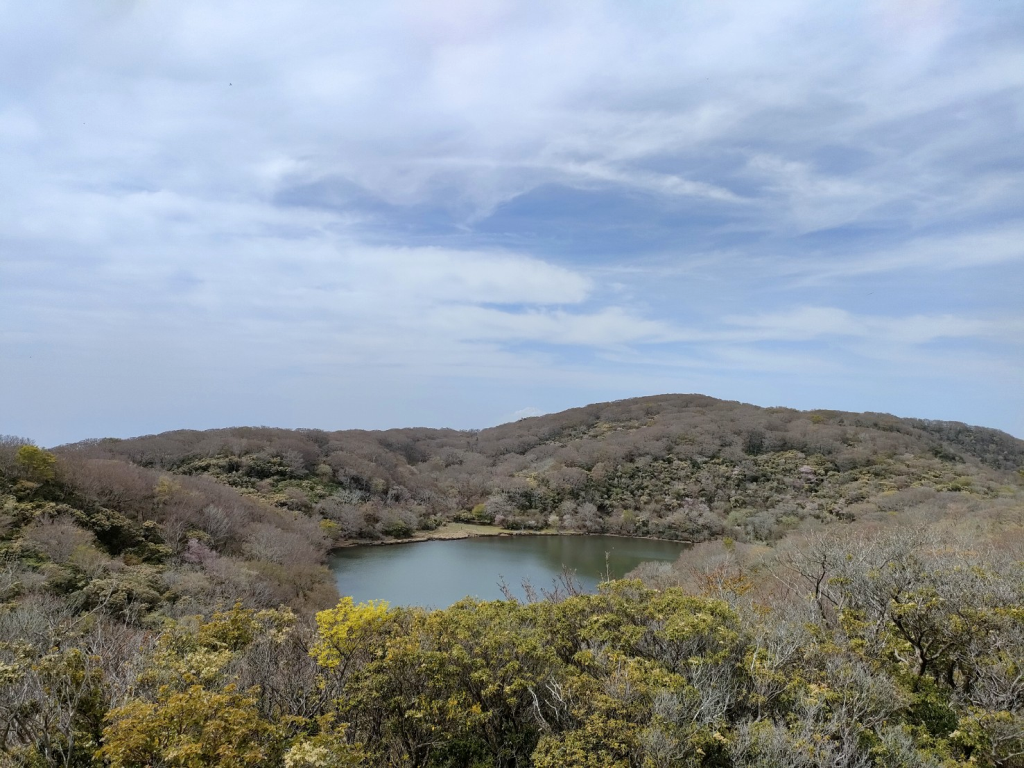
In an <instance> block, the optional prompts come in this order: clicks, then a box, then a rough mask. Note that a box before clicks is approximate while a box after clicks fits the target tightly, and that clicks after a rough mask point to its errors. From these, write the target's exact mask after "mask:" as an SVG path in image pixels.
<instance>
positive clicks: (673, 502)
mask: <svg viewBox="0 0 1024 768" xmlns="http://www.w3.org/2000/svg"><path fill="white" fill-rule="evenodd" d="M57 452H58V453H59V454H60V455H61V456H62V457H65V459H66V460H68V461H73V462H77V463H81V462H89V463H91V464H92V466H93V468H94V470H95V468H96V467H98V466H99V465H97V464H96V460H99V459H103V460H108V461H109V460H111V459H113V460H119V461H127V462H129V463H131V464H132V465H134V466H136V467H143V468H148V469H151V470H157V471H162V472H165V473H173V474H175V475H183V476H192V477H197V478H208V479H212V480H214V481H216V482H217V483H218V484H225V485H227V486H230V487H232V488H234V489H237V490H238V491H240V492H241V493H242V494H243V495H244V496H245V497H246V498H250V499H254V500H257V501H259V502H261V505H263V506H266V505H269V506H272V507H275V508H279V509H286V510H292V511H294V512H297V513H300V514H301V515H302V516H304V517H306V518H308V519H311V520H322V521H324V528H325V530H326V531H327V532H328V535H329V536H330V537H331V538H333V539H335V540H338V539H379V538H382V537H405V536H408V535H410V534H412V533H413V532H414V531H416V530H418V529H430V528H434V527H436V526H438V525H440V524H442V523H444V522H447V521H450V520H462V521H467V522H482V523H492V524H495V525H499V526H504V527H507V528H543V527H558V528H561V529H568V530H580V531H586V532H612V533H622V534H627V535H638V536H658V537H665V538H674V539H686V540H691V541H701V540H705V539H708V538H714V537H718V536H722V535H727V536H731V537H733V538H738V539H752V540H771V539H774V538H777V537H779V536H780V535H782V534H784V533H785V532H787V531H789V530H792V529H794V528H797V527H800V526H803V525H806V524H809V523H811V524H813V523H814V522H815V521H822V522H828V521H831V520H834V519H852V518H856V517H858V516H860V515H865V514H872V513H876V512H878V511H879V510H881V511H886V510H892V509H901V508H906V507H908V506H914V505H920V504H923V503H928V502H929V501H930V500H931V499H933V498H934V497H937V496H939V495H942V494H949V493H960V494H967V495H968V496H971V497H976V498H985V497H992V496H994V495H997V494H998V493H999V492H1000V488H1004V489H1005V488H1007V487H1008V486H1013V485H1016V484H1017V483H1019V482H1020V480H1021V475H1020V474H1019V473H1020V470H1021V468H1022V467H1024V441H1021V440H1018V439H1016V438H1014V437H1011V436H1010V435H1007V434H1005V433H1003V432H999V431H998V430H994V429H987V428H982V427H972V426H967V425H965V424H960V423H954V422H943V421H929V420H921V419H904V418H897V417H894V416H890V415H887V414H876V413H863V414H860V413H844V412H839V411H824V410H823V411H810V412H800V411H795V410H791V409H786V408H759V407H756V406H752V405H745V404H742V403H736V402H725V401H721V400H716V399H714V398H710V397H705V396H701V395H662V396H656V397H645V398H635V399H630V400H622V401H617V402H612V403H600V404H595V405H588V406H585V407H583V408H575V409H572V410H568V411H564V412H562V413H557V414H552V415H548V416H540V417H536V418H529V419H523V420H521V421H518V422H515V423H510V424H504V425H501V426H498V427H494V428H491V429H485V430H480V431H456V430H438V429H395V430H386V431H362V430H348V431H338V432H326V431H321V430H316V429H301V430H283V429H272V428H267V427H242V428H232V429H218V430H209V431H202V432H200V431H175V432H167V433H164V434H160V435H153V436H147V437H139V438H134V439H130V440H115V439H105V440H98V441H88V442H84V443H79V444H76V445H71V446H65V447H62V448H60V449H58V451H57ZM106 466H107V468H108V469H109V471H110V472H111V473H112V474H114V475H116V474H118V473H119V472H120V471H121V470H120V469H119V468H117V465H114V464H107V465H106ZM155 477H157V475H153V478H155ZM108 480H109V481H111V482H115V484H116V482H117V481H115V480H114V478H109V479H108ZM104 482H107V481H104ZM154 484H155V480H153V482H150V483H149V487H150V488H151V487H152V486H153V485H154ZM142 485H145V483H143V484H142ZM147 503H148V502H147ZM182 525H183V526H186V527H187V525H191V526H193V527H194V528H196V529H198V530H201V531H206V532H207V533H208V534H209V535H211V536H214V535H215V534H214V533H213V532H211V531H209V530H208V529H209V528H210V527H211V524H210V523H207V522H205V521H204V520H201V519H200V520H190V521H188V523H187V524H186V523H182ZM212 525H213V526H214V527H215V526H216V525H220V523H219V522H218V521H214V523H213V524H212Z"/></svg>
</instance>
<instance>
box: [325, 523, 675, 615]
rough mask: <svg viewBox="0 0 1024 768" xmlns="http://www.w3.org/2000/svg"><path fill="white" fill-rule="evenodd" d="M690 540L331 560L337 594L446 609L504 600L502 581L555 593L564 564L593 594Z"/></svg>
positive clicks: (477, 545)
mask: <svg viewBox="0 0 1024 768" xmlns="http://www.w3.org/2000/svg"><path fill="white" fill-rule="evenodd" d="M688 546H689V545H688V544H685V543H682V542H675V541H658V540H654V539H630V538H624V537H620V536H568V535H558V536H488V537H480V538H472V539H455V540H448V541H424V542H416V543H411V544H392V545H388V546H360V547H348V548H346V549H341V550H338V551H337V552H336V553H334V554H333V555H332V557H331V558H330V562H329V565H330V567H331V570H332V571H334V576H335V579H336V580H337V584H338V591H339V592H340V593H341V594H342V595H349V596H351V597H352V598H353V599H354V600H355V601H356V602H361V601H365V600H387V601H388V602H389V603H390V604H391V605H407V606H408V605H418V606H423V607H434V608H445V607H447V606H449V605H451V604H452V603H455V602H457V601H459V600H461V599H462V598H463V597H466V596H467V595H468V596H472V597H476V598H479V599H481V600H498V599H501V598H502V597H503V595H502V591H501V584H502V583H503V582H504V583H505V584H507V585H508V586H509V587H510V588H511V589H512V591H513V593H514V594H515V595H516V596H517V597H520V598H522V597H524V596H525V591H524V589H523V587H522V583H523V582H524V581H527V582H528V583H529V584H531V585H532V586H533V587H534V588H535V589H536V590H538V591H539V590H542V589H546V590H551V589H552V587H553V586H554V585H555V582H556V581H557V580H558V579H559V577H560V576H561V575H562V572H563V566H564V567H565V568H568V569H569V570H570V571H572V572H574V573H575V577H576V580H577V581H578V582H579V583H580V584H581V585H582V586H583V587H584V588H585V589H586V590H588V591H594V589H595V588H596V587H597V584H598V583H599V582H600V581H601V579H602V578H604V576H605V574H606V573H608V574H609V575H610V576H611V578H613V579H616V578H621V577H622V576H625V575H626V574H627V573H628V572H629V571H631V570H632V569H633V568H635V567H636V566H637V565H639V564H640V563H642V562H645V561H650V560H657V561H664V562H673V561H675V560H676V559H677V558H678V557H679V555H680V553H681V552H682V551H683V550H684V549H686V548H687V547H688Z"/></svg>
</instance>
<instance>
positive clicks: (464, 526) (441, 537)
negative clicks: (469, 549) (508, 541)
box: [328, 523, 694, 555]
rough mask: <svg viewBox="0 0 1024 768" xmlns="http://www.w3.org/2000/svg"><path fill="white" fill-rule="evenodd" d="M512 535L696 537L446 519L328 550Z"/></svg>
mask: <svg viewBox="0 0 1024 768" xmlns="http://www.w3.org/2000/svg"><path fill="white" fill-rule="evenodd" d="M501 536H504V537H512V536H614V537H615V538H619V539H639V540H644V541H670V542H672V543H674V544H687V545H690V546H693V543H694V542H692V541H688V540H686V539H666V538H663V537H660V536H628V535H626V534H624V533H594V534H592V533H587V532H586V531H560V530H558V529H557V528H543V529H541V530H539V531H529V530H518V531H515V530H508V529H506V528H496V527H494V526H492V525H477V524H474V523H445V524H444V525H442V526H441V527H440V528H437V529H436V530H433V531H420V532H418V533H417V534H416V535H415V536H410V537H409V538H405V539H384V540H375V539H346V540H345V541H341V542H338V543H336V544H335V545H334V546H333V547H331V549H330V550H329V551H328V555H330V553H331V552H333V551H336V550H341V549H348V548H350V547H387V546H391V545H393V544H417V543H419V542H422V541H461V540H463V539H476V538H486V537H501Z"/></svg>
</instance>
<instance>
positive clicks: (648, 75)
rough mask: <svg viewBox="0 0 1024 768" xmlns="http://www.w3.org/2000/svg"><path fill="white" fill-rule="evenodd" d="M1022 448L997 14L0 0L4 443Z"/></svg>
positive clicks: (815, 7) (1019, 153)
mask: <svg viewBox="0 0 1024 768" xmlns="http://www.w3.org/2000/svg"><path fill="white" fill-rule="evenodd" d="M667 392H681V393H690V392H699V393H703V394H707V395H711V396H713V397H718V398H723V399H728V400H740V401H743V402H749V403H755V404H758V405H764V406H773V405H779V406H787V407H793V408H799V409H813V408H830V409H838V410H853V411H878V412H887V413H894V414H897V415H900V416H914V417H922V418H931V419H948V420H956V421H965V422H968V423H973V424H981V425H985V426H991V427H996V428H999V429H1002V430H1005V431H1008V432H1010V433H1011V434H1014V435H1017V436H1018V437H1024V4H1021V3H1018V2H1005V1H999V0H989V1H978V2H957V1H956V0H878V1H877V2H875V1H872V0H865V2H859V3H822V2H809V1H804V0H773V2H771V3H747V2H733V1H732V0H715V1H714V2H711V1H710V0H707V1H702V0H695V1H694V2H688V3H674V2H650V1H648V0H638V1H637V2H629V3H622V2H601V1H600V0H592V1H589V0H588V2H579V1H578V0H574V1H571V2H570V1H568V0H544V1H543V2H531V1H530V0H515V1H512V0H509V1H505V0H430V2H402V1H399V0H394V1H391V0H381V1H380V2H374V3H338V2H326V1H319V2H316V1H312V0H289V2H280V1H278V2H265V1H264V0H244V2H242V1H241V0H237V1H232V0H225V1H224V2H217V3H210V2H208V1H207V0H202V1H199V0H174V1H173V2H171V1H170V0H167V1H166V2H159V1H157V0H137V1H132V0H90V2H80V0H65V1H64V2H58V1H56V0H33V2H31V3H26V2H20V1H19V0H0V433H5V434H12V435H20V436H24V437H28V438H31V439H34V440H35V441H36V442H38V443H39V444H41V445H45V446H52V445H56V444H60V443H65V442H71V441H77V440H81V439H85V438H92V437H103V436H116V437H127V436H132V435H139V434H150V433H155V432H160V431H164V430H169V429H179V428H190V429H205V428H213V427H224V426H237V425H272V426H281V427H318V428H322V429H344V428H389V427H401V426H429V427H441V426H446V427H455V428H460V429H470V428H482V427H487V426H491V425H494V424H497V423H501V422H503V421H509V420H514V419H517V418H521V417H524V416H530V415H537V414H540V413H547V412H554V411H559V410H562V409H565V408H570V407H575V406H580V405H585V404H587V403H591V402H601V401H607V400H615V399H620V398H627V397H634V396H641V395H650V394H659V393H667Z"/></svg>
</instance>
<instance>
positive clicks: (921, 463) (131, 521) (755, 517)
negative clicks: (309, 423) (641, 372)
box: [0, 395, 1024, 768]
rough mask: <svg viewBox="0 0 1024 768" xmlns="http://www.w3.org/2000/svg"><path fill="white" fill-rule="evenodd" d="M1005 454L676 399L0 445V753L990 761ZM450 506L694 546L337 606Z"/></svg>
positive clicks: (134, 759) (1023, 574)
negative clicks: (501, 593)
mask: <svg viewBox="0 0 1024 768" xmlns="http://www.w3.org/2000/svg"><path fill="white" fill-rule="evenodd" d="M1022 468H1024V441H1020V440H1017V439H1015V438H1013V437H1011V436H1009V435H1006V434H1004V433H1001V432H998V431H996V430H991V429H983V428H979V427H970V426H966V425H963V424H955V423H949V422H933V421H922V420H916V419H899V418H895V417H893V416H888V415H883V414H852V413H840V412H835V411H813V412H809V413H801V412H798V411H793V410H788V409H782V408H757V407H754V406H749V405H742V404H739V403H731V402H722V401H718V400H714V399H712V398H708V397H702V396H697V395H666V396H661V397H650V398H641V399H635V400H626V401H621V402H615V403H607V404H599V405H591V406H587V407H585V408H578V409H574V410H570V411H566V412H564V413H560V414H555V415H551V416H543V417H538V418H531V419H524V420H522V421H520V422H517V423H514V424H506V425H503V426H500V427H495V428H493V429H486V430H481V431H477V432H459V431H453V430H430V429H402V430H389V431H383V432H366V431H343V432H324V431H319V430H294V431H289V430H282V429H270V428H263V427H260V428H248V427H247V428H236V429H222V430H211V431H206V432H191V431H180V432H169V433H166V434H162V435H156V436H150V437H141V438H136V439H132V440H112V439H105V440H96V441H88V442H84V443H79V444H75V445H69V446H63V447H60V448H57V449H55V450H54V451H52V452H51V451H46V450H42V449H40V448H38V447H36V446H34V445H32V444H31V443H30V442H28V441H26V440H21V439H18V438H0V765H18V766H51V765H53V766H55V765H62V766H90V765H96V766H112V767H114V768H121V767H122V766H124V767H125V768H127V767H128V766H140V765H153V766H157V765H159V766H206V765H223V766H254V767H255V766H268V765H269V766H278V765H284V766H287V768H312V767H313V766H395V767H396V768H397V767H398V766H417V767H418V766H424V767H425V766H436V767H437V768H442V766H444V767H447V768H455V767H456V766H467V767H469V766H479V767H482V766H495V767H496V768H505V767H511V766H525V765H534V766H537V767H538V768H556V767H557V768H561V767H563V766H567V767H570V768H572V767H577V768H590V767H591V766H604V767H605V768H634V767H635V768H641V766H643V767H644V768H649V767H651V766H657V767H659V768H660V767H661V766H666V767H667V766H721V767H725V766H737V767H740V766H750V767H751V768H753V767H754V766H762V767H763V766H788V765H793V766H806V767H807V768H811V767H812V766H825V765H829V766H864V767H865V768H867V767H868V766H878V767H879V768H881V767H883V766H884V767H885V768H890V767H893V766H904V767H905V768H916V767H918V766H920V767H923V766H936V767H939V766H950V767H951V766H961V765H963V766H966V765H972V766H990V767H991V768H996V767H1001V766H1020V765H1022V764H1024V763H1022V762H1021V759H1022V758H1021V756H1022V755H1024V687H1022V684H1021V670H1020V660H1021V659H1022V658H1024V610H1022V608H1021V606H1022V605H1024V569H1022V568H1021V562H1022V560H1024V471H1022ZM452 521H462V522H476V523H483V524H489V525H493V526H501V527H505V528H518V529H541V528H548V529H561V530H565V531H577V532H607V533H617V534H625V535H635V536H657V537H664V538H670V539H680V540H689V541H694V542H705V543H703V544H698V545H697V547H695V548H693V549H692V550H690V551H689V552H688V553H687V555H686V556H685V557H684V560H685V562H683V561H681V562H680V563H678V564H676V565H675V566H669V565H667V564H661V565H659V566H657V567H648V568H641V569H639V570H638V572H637V575H639V576H640V577H641V578H642V579H643V582H645V583H641V582H640V581H622V582H612V583H608V584H605V585H604V586H603V588H602V592H601V594H599V595H581V594H576V593H575V590H574V588H573V586H572V583H571V581H570V582H567V584H566V586H565V589H564V591H562V592H559V593H556V594H554V595H550V596H549V597H548V599H547V600H544V601H541V602H527V603H519V602H515V601H505V602H493V603H475V602H472V601H466V602H463V603H460V604H458V605H456V606H453V607H452V608H449V609H447V610H445V611H436V612H426V611H422V610H419V609H409V610H403V609H388V608H387V607H386V606H382V605H379V604H359V605H356V604H353V603H352V601H351V600H350V599H349V600H346V599H343V600H342V601H341V602H340V603H339V602H338V594H337V591H336V588H335V585H334V582H333V579H332V577H331V574H330V573H329V571H328V570H327V569H326V568H325V567H324V562H325V555H326V553H327V552H328V551H329V550H330V548H331V547H332V546H334V545H336V544H338V543H341V542H342V541H352V540H382V539H387V538H405V537H408V536H410V535H411V534H413V533H415V532H416V531H417V530H430V529H434V528H437V527H439V526H442V525H444V524H446V523H448V522H452ZM716 539H719V540H720V541H715V540H716ZM331 606H336V607H334V608H331ZM318 612H319V613H318ZM314 614H315V618H314Z"/></svg>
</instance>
